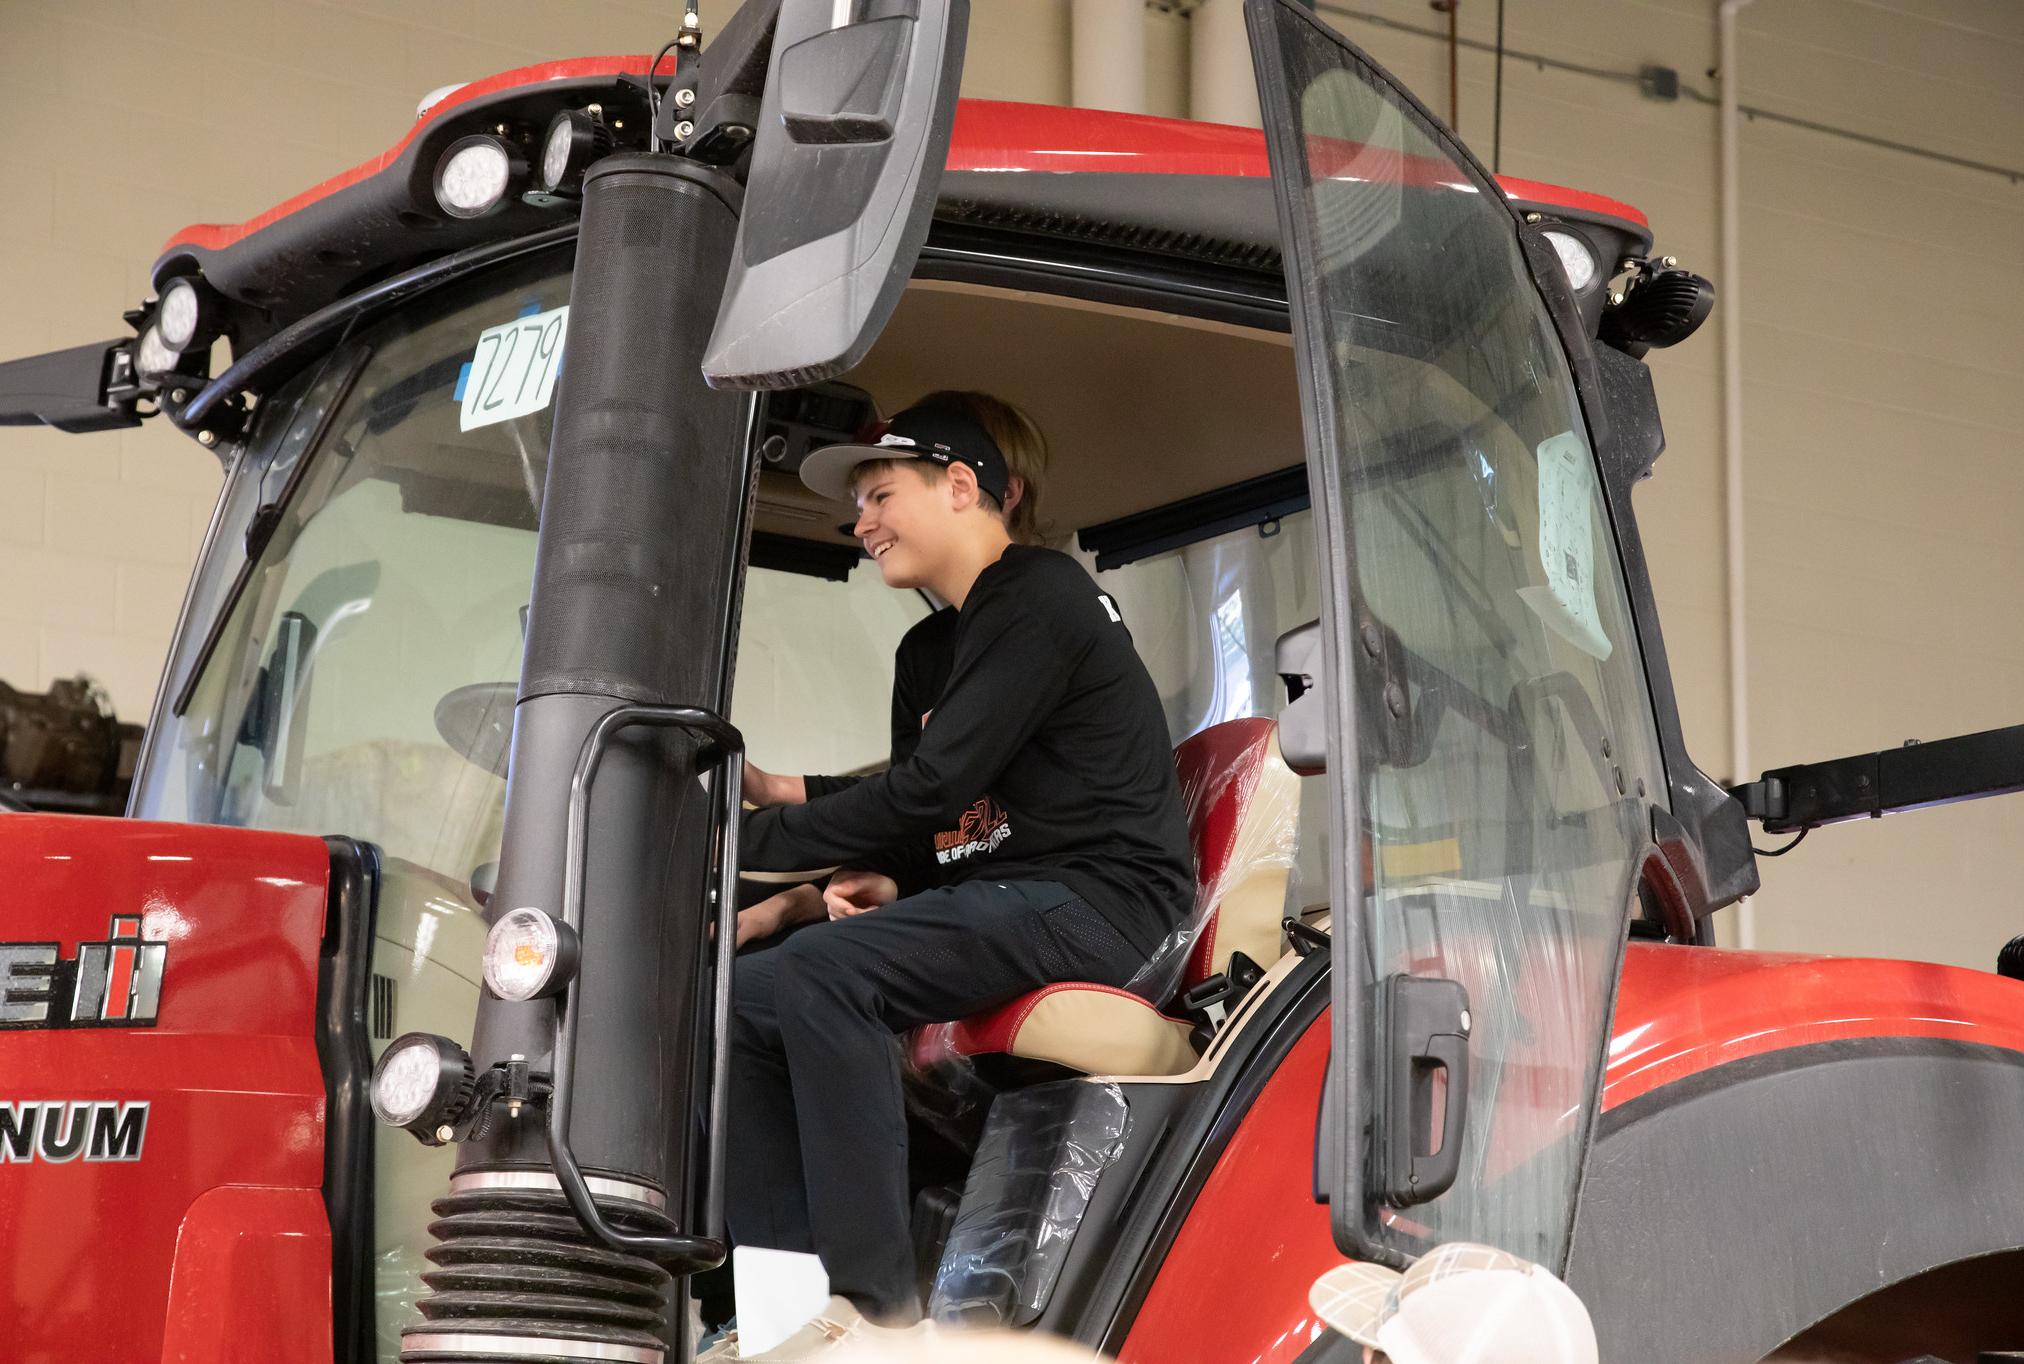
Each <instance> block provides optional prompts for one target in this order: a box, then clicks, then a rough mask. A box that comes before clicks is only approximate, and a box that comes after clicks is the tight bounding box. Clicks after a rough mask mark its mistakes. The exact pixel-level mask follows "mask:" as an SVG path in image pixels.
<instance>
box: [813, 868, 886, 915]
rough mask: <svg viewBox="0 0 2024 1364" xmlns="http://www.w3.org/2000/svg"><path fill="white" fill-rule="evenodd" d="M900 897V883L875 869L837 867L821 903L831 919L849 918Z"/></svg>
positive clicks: (823, 893)
mask: <svg viewBox="0 0 2024 1364" xmlns="http://www.w3.org/2000/svg"><path fill="white" fill-rule="evenodd" d="M899 898H900V888H899V883H898V882H896V881H894V880H893V879H892V877H890V876H881V875H879V873H877V872H875V871H839V872H837V873H836V874H835V875H834V876H831V877H830V878H829V888H828V889H827V890H825V891H823V892H822V903H823V904H824V905H825V906H826V907H827V908H828V910H829V917H830V918H832V919H848V918H849V917H850V916H851V915H853V914H863V913H864V912H866V911H867V910H873V909H877V908H878V907H879V906H880V905H889V904H891V903H892V902H893V901H895V900H897V899H899Z"/></svg>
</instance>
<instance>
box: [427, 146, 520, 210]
mask: <svg viewBox="0 0 2024 1364" xmlns="http://www.w3.org/2000/svg"><path fill="white" fill-rule="evenodd" d="M526 174H527V165H526V163H525V162H524V161H522V160H521V159H520V154H519V153H518V152H516V151H515V150H514V149H513V147H512V145H511V144H509V143H508V142H506V141H505V139H503V138H498V137H493V136H491V135H490V134H486V133H479V134H476V135H474V136H471V137H460V138H458V139H457V140H456V141H455V142H452V143H451V144H450V145H449V147H448V148H447V149H446V150H445V151H444V152H443V159H442V160H440V161H438V162H437V163H436V202H437V203H438V204H439V205H441V206H442V210H443V212H445V213H447V214H449V215H450V216H451V217H452V218H482V217H484V216H485V215H486V214H487V213H490V212H491V211H492V210H494V209H496V208H497V207H499V205H500V204H502V203H504V202H505V201H506V195H507V192H508V191H509V190H511V189H512V188H513V185H514V182H515V181H517V180H520V179H524V178H525V176H526Z"/></svg>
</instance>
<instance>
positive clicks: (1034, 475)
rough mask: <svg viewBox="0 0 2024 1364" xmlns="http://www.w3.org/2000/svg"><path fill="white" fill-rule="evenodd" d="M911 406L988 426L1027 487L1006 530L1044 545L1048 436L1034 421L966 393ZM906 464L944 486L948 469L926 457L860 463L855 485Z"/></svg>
mask: <svg viewBox="0 0 2024 1364" xmlns="http://www.w3.org/2000/svg"><path fill="white" fill-rule="evenodd" d="M909 406H911V407H956V408H961V409H962V410H963V411H965V412H967V413H968V414H969V415H970V417H971V419H972V420H974V421H975V422H976V423H977V425H979V426H981V427H983V428H984V432H985V434H986V435H988V436H990V437H991V440H992V441H993V442H994V443H995V444H996V445H997V447H998V453H999V454H1001V455H1003V456H1005V472H1007V473H1008V474H1010V475H1012V476H1013V477H1014V478H1016V479H1018V480H1019V481H1020V483H1021V485H1022V487H1023V488H1024V491H1023V492H1022V493H1021V494H1020V497H1019V501H1018V502H1017V503H1016V504H1014V506H1013V508H1012V514H1011V515H1010V516H1007V517H1006V518H1005V528H1006V529H1007V530H1008V531H1010V532H1011V533H1012V538H1013V539H1014V540H1017V541H1019V542H1020V543H1021V544H1039V543H1040V542H1041V540H1042V539H1043V538H1044V537H1045V531H1044V529H1043V528H1042V526H1041V523H1040V485H1041V483H1042V482H1043V481H1044V480H1045V479H1046V477H1047V438H1046V437H1045V436H1043V435H1041V434H1040V428H1039V427H1037V426H1035V425H1034V424H1033V419H1032V418H1031V417H1029V416H1027V415H1026V414H1025V413H1024V412H1021V411H1020V410H1019V409H1018V408H1016V407H1014V406H1012V404H1010V403H1008V402H1006V401H1005V400H1004V399H1002V398H994V397H992V396H991V395H990V394H988V393H976V392H970V391H968V390H964V389H954V388H945V389H941V390H938V391H937V392H934V393H930V394H928V395H927V396H926V397H924V398H922V399H921V400H920V401H919V402H917V403H912V404H909ZM901 464H904V465H906V466H908V467H909V468H912V469H914V470H915V471H916V472H918V473H919V474H920V476H921V477H922V478H924V479H926V480H927V481H928V482H929V483H930V484H939V483H940V482H941V481H942V480H943V479H945V478H947V477H948V476H949V471H948V470H947V469H944V468H943V467H942V466H941V465H939V464H933V463H930V462H929V461H927V460H924V459H878V460H868V461H866V462H865V463H863V464H860V465H858V466H857V468H856V470H854V471H853V472H852V474H851V482H852V483H853V484H855V483H856V482H857V481H858V480H859V479H862V478H864V477H866V476H867V475H869V474H872V473H874V472H877V471H879V470H882V469H889V468H892V467H894V466H896V465H901ZM982 495H983V497H984V500H985V501H987V502H989V503H990V504H991V506H992V509H993V510H995V511H998V512H1001V513H1002V512H1003V511H1004V508H1002V507H1000V506H998V500H997V499H996V498H994V497H992V496H991V494H989V493H983V494H982Z"/></svg>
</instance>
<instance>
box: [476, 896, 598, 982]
mask: <svg viewBox="0 0 2024 1364" xmlns="http://www.w3.org/2000/svg"><path fill="white" fill-rule="evenodd" d="M576 956H577V943H576V932H575V930H573V929H572V928H570V926H569V925H568V924H565V923H561V922H558V921H557V920H555V919H553V918H551V917H549V916H548V915H547V914H545V913H543V912H542V911H541V910H538V909H514V910H508V911H507V912H506V913H504V914H502V915H500V916H499V918H498V919H497V920H496V921H495V922H494V923H493V925H492V931H491V932H489V933H487V934H486V935H485V984H486V985H487V986H488V987H490V989H491V991H492V993H493V994H495V995H497V996H499V998H501V999H510V1000H512V1001H514V1002H515V1003H525V1002H526V1001H528V1000H530V999H540V998H541V997H542V996H543V995H552V994H557V993H559V992H560V991H561V990H562V987H563V986H565V985H567V984H569V982H570V980H571V979H572V978H573V977H574V976H575V975H576Z"/></svg>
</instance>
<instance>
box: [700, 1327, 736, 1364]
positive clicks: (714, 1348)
mask: <svg viewBox="0 0 2024 1364" xmlns="http://www.w3.org/2000/svg"><path fill="white" fill-rule="evenodd" d="M739 1358H742V1356H740V1355H739V1353H738V1333H737V1331H735V1330H730V1331H726V1332H724V1333H723V1334H722V1335H720V1336H718V1337H717V1338H716V1339H715V1340H713V1341H711V1342H710V1348H709V1349H707V1350H704V1351H702V1352H701V1353H700V1354H698V1355H697V1356H696V1364H731V1361H734V1360H737V1359H739Z"/></svg>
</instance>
